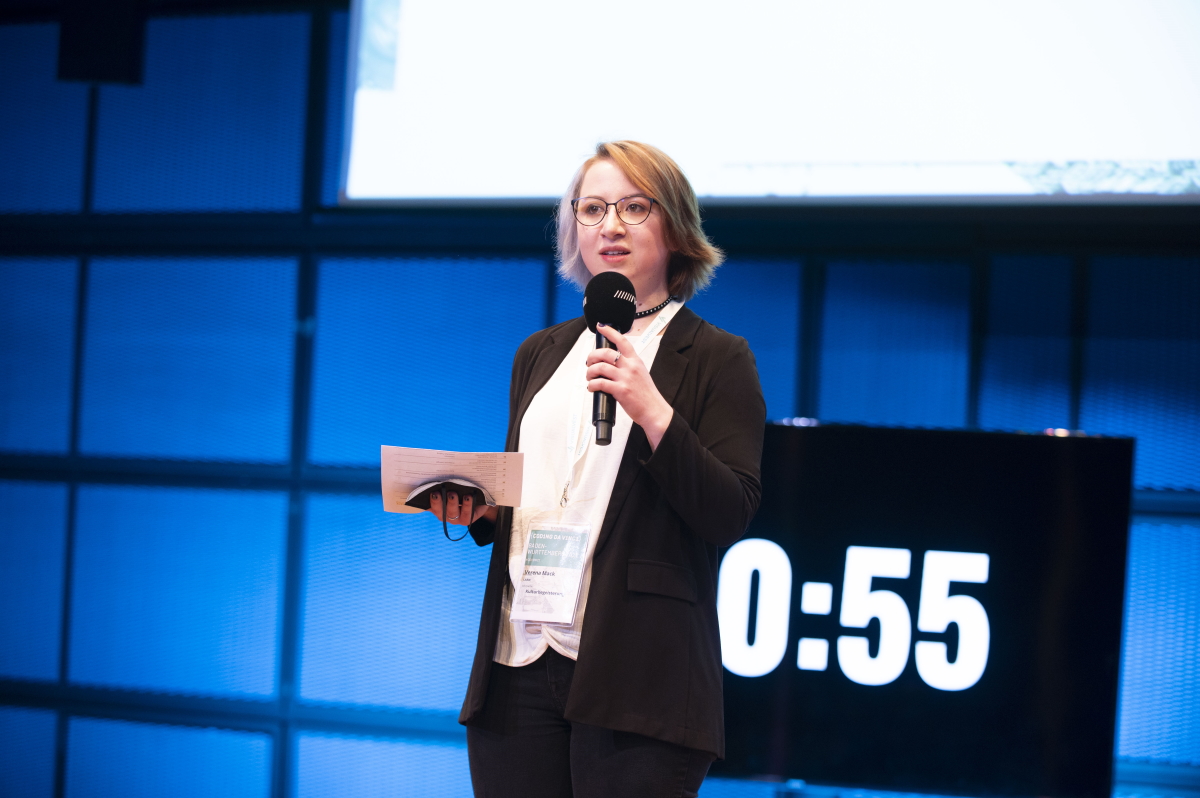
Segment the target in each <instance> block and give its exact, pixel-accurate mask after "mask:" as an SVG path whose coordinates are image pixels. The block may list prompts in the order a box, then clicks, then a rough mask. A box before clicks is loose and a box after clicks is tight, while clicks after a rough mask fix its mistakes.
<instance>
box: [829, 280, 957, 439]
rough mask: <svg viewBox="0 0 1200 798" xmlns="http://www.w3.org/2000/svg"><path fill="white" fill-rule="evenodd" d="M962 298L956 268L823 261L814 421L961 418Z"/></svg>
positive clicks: (943, 423)
mask: <svg viewBox="0 0 1200 798" xmlns="http://www.w3.org/2000/svg"><path fill="white" fill-rule="evenodd" d="M969 299H970V272H969V270H968V269H967V267H965V266H960V265H953V264H944V265H926V264H918V263H852V262H843V263H830V264H829V266H828V272H827V276H826V283H825V308H824V316H823V319H822V332H821V377H820V391H819V392H820V405H819V407H820V411H819V416H820V418H821V420H822V421H842V422H865V423H874V424H896V425H913V426H930V427H959V426H962V425H963V424H964V423H966V414H967V372H968V356H969V332H970V323H969Z"/></svg>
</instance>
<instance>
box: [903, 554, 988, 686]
mask: <svg viewBox="0 0 1200 798" xmlns="http://www.w3.org/2000/svg"><path fill="white" fill-rule="evenodd" d="M987 580H988V556H987V555H986V554H968V553H967V552H962V551H927V552H925V566H924V568H923V569H922V576H921V607H920V609H919V610H918V611H917V628H918V629H920V630H921V631H922V632H944V631H946V627H948V626H949V625H950V624H951V623H956V624H958V656H956V657H955V658H954V662H950V661H949V659H948V657H947V656H946V654H947V651H946V644H945V643H934V642H932V641H928V640H920V641H918V642H917V646H916V659H917V673H919V674H921V678H922V679H924V680H925V683H926V684H927V685H929V686H930V687H936V688H937V689H938V690H966V689H967V688H968V687H970V686H971V685H973V684H975V682H977V681H979V677H981V676H983V670H984V668H986V667H987V660H988V649H989V647H990V646H991V637H992V631H991V625H990V624H989V623H988V616H987V612H986V611H985V610H984V609H983V605H982V604H980V603H979V602H978V601H976V600H975V599H973V598H971V597H970V596H951V595H950V583H951V582H974V583H976V584H983V583H984V582H987Z"/></svg>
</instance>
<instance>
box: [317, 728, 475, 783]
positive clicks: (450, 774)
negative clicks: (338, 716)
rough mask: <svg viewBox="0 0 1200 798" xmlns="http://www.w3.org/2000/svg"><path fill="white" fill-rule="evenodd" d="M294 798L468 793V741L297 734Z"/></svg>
mask: <svg viewBox="0 0 1200 798" xmlns="http://www.w3.org/2000/svg"><path fill="white" fill-rule="evenodd" d="M297 749H298V762H297V765H296V798H382V796H392V795H397V796H399V795H402V796H404V798H467V797H468V796H470V795H472V792H471V771H470V766H469V765H468V764H467V746H466V745H465V744H460V745H452V744H446V743H430V742H415V741H409V740H379V739H372V738H369V737H349V736H345V737H343V736H334V735H324V734H302V735H300V739H299V742H298V745H297Z"/></svg>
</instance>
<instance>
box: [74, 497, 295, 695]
mask: <svg viewBox="0 0 1200 798" xmlns="http://www.w3.org/2000/svg"><path fill="white" fill-rule="evenodd" d="M78 502H79V509H78V520H77V522H76V525H77V526H76V532H75V571H74V582H73V586H74V591H73V593H72V608H71V648H70V651H71V654H70V660H71V661H70V676H71V680H72V681H73V682H76V683H82V684H99V685H106V686H111V687H123V688H128V689H134V690H151V691H159V692H170V693H217V694H225V695H234V696H263V697H265V696H270V695H272V694H274V692H275V677H276V659H277V652H276V642H277V640H278V628H279V606H280V603H281V595H282V589H283V560H284V541H285V536H286V531H287V496H286V494H283V493H265V492H262V493H260V492H252V491H225V490H202V489H194V488H189V489H168V488H141V487H130V488H126V487H100V486H83V487H81V488H79V498H78Z"/></svg>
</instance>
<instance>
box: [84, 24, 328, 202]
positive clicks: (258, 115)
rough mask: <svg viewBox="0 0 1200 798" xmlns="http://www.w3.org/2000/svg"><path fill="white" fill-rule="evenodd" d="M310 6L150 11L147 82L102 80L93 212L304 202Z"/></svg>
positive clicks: (147, 40)
mask: <svg viewBox="0 0 1200 798" xmlns="http://www.w3.org/2000/svg"><path fill="white" fill-rule="evenodd" d="M308 29H309V17H308V15H307V14H269V15H249V14H247V15H238V16H230V17H208V16H202V17H182V18H174V19H151V20H150V21H149V22H148V23H147V25H146V56H145V57H146V61H145V82H144V85H142V86H104V87H103V88H101V90H100V112H99V123H98V131H97V139H96V186H95V201H94V205H95V209H96V210H98V211H217V210H227V211H288V210H297V209H298V208H299V207H300V186H301V164H302V161H303V152H304V111H305V104H306V96H305V95H306V81H307V77H308Z"/></svg>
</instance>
